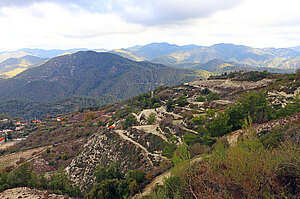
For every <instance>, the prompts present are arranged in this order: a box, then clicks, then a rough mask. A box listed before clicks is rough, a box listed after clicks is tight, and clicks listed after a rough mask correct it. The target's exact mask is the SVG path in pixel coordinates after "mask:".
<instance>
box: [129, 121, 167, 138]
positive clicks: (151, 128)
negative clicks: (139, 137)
mask: <svg viewBox="0 0 300 199" xmlns="http://www.w3.org/2000/svg"><path fill="white" fill-rule="evenodd" d="M132 128H135V129H138V130H142V131H145V132H146V133H151V134H153V135H156V136H159V137H160V138H161V139H163V140H164V141H166V142H168V139H167V137H166V136H165V135H164V134H162V133H160V132H163V131H162V130H161V129H160V127H159V125H158V124H155V125H143V126H133V127H132ZM157 128H158V130H159V131H160V132H158V131H157V130H156V129H157Z"/></svg>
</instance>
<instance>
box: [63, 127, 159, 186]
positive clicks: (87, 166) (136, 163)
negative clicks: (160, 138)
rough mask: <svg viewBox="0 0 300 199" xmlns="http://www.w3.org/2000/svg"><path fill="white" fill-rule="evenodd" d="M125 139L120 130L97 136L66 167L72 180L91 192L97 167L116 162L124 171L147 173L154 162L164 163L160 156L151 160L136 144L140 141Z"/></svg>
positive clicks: (140, 146)
mask: <svg viewBox="0 0 300 199" xmlns="http://www.w3.org/2000/svg"><path fill="white" fill-rule="evenodd" d="M125 136H127V135H125V133H123V132H122V136H120V134H118V133H117V130H116V131H114V130H111V131H103V132H99V133H96V134H94V135H93V136H92V137H91V138H90V140H89V141H88V143H86V144H85V146H84V147H83V148H84V149H83V151H82V152H81V153H80V154H79V155H78V156H77V157H76V158H75V159H74V160H73V161H72V162H71V164H70V165H69V166H68V167H67V168H66V172H67V173H68V174H69V176H70V178H71V180H72V181H73V182H75V183H76V184H77V185H79V187H80V188H81V189H82V190H83V191H88V190H90V189H91V187H92V185H93V182H94V176H93V173H94V171H95V169H96V167H97V166H98V165H99V166H105V167H107V166H109V165H110V164H111V163H112V162H114V161H116V162H119V163H120V164H121V168H122V169H123V170H124V171H128V170H132V169H142V170H145V171H147V170H150V169H153V161H158V162H159V161H162V159H161V158H159V157H152V156H151V154H150V153H149V152H148V151H147V150H145V148H144V147H143V146H142V145H140V144H138V143H137V142H138V140H136V141H133V140H132V139H131V138H128V139H124V137H125ZM148 153H149V154H148Z"/></svg>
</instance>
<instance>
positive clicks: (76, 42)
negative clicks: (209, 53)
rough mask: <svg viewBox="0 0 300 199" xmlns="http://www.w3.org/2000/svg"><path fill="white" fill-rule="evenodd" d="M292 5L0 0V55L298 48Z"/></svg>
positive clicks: (255, 0)
mask: <svg viewBox="0 0 300 199" xmlns="http://www.w3.org/2000/svg"><path fill="white" fill-rule="evenodd" d="M299 8H300V1H299V0H0V27H1V29H0V51H4V50H16V49H20V48H43V49H70V48H89V49H102V48H105V49H117V48H127V47H130V46H135V45H145V44H148V43H152V42H168V43H172V44H177V45H187V44H196V45H201V46H209V45H213V44H217V43H233V44H239V45H247V46H252V47H257V48H262V47H276V48H279V47H291V46H299V45H300V12H299Z"/></svg>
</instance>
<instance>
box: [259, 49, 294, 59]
mask: <svg viewBox="0 0 300 199" xmlns="http://www.w3.org/2000/svg"><path fill="white" fill-rule="evenodd" d="M261 50H262V51H264V52H267V53H270V54H272V55H274V56H277V57H280V58H283V59H293V58H296V57H298V56H300V52H298V51H296V50H293V49H290V48H262V49H261Z"/></svg>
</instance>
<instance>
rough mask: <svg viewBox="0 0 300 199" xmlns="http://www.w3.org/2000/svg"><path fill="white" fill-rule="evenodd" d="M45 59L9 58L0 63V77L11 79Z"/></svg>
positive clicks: (30, 57) (33, 57) (27, 56)
mask: <svg viewBox="0 0 300 199" xmlns="http://www.w3.org/2000/svg"><path fill="white" fill-rule="evenodd" d="M44 61H45V59H43V58H40V57H35V56H31V55H26V56H24V57H22V58H9V59H7V60H5V61H3V62H1V63H0V76H2V77H6V78H8V77H13V76H15V75H17V74H19V73H21V72H23V71H24V70H26V69H28V68H30V67H33V66H36V65H37V64H40V63H42V62H44Z"/></svg>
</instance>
